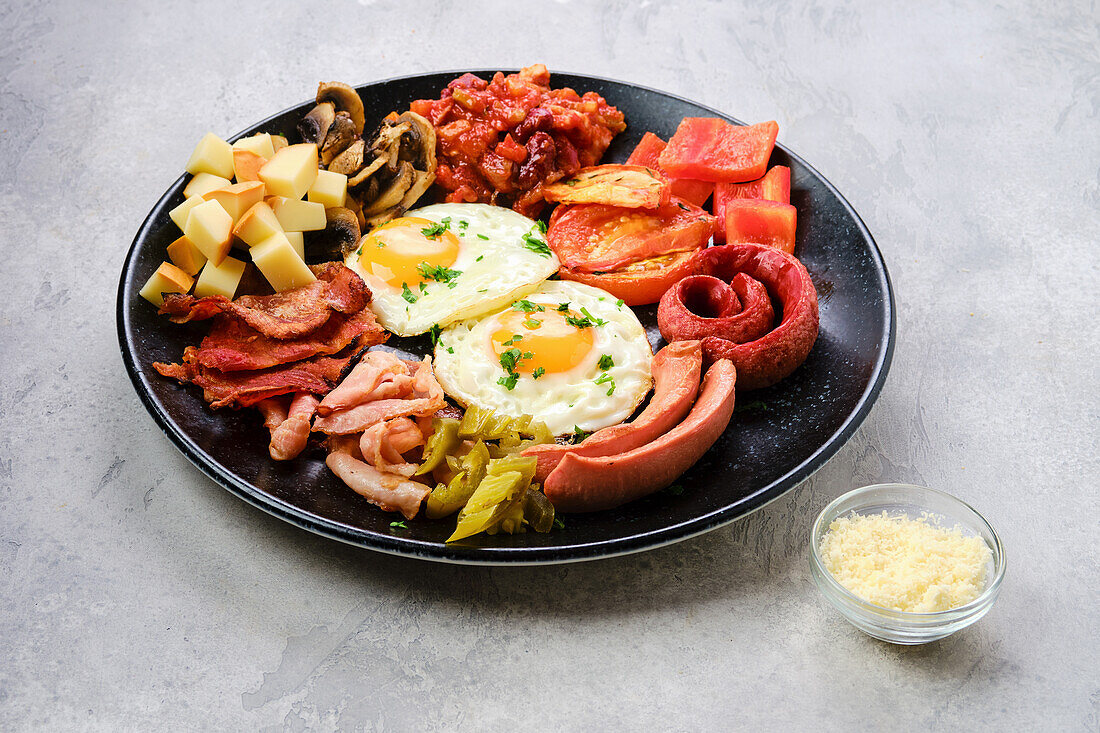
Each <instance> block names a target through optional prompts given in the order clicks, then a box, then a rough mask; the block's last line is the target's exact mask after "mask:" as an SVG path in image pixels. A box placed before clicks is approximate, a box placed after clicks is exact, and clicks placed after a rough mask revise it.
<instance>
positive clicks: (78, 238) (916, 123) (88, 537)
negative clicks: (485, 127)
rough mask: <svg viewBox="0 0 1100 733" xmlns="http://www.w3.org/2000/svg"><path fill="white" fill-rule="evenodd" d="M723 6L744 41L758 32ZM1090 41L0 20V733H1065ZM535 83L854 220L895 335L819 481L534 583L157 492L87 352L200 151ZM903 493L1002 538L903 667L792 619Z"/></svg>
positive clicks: (1026, 31)
mask: <svg viewBox="0 0 1100 733" xmlns="http://www.w3.org/2000/svg"><path fill="white" fill-rule="evenodd" d="M760 6H766V9H761V7H760ZM1098 21H1100V12H1098V8H1097V5H1096V4H1095V3H1094V2H1077V3H1064V2H1041V3H1039V2H1036V3H1033V4H1024V3H1016V2H1007V3H998V4H993V3H972V4H951V3H947V4H945V3H941V2H930V3H897V4H885V3H843V2H828V1H822V2H812V3H806V4H801V3H787V2H777V3H766V4H764V3H761V4H756V3H746V4H741V3H737V2H713V3H689V2H649V1H642V2H614V3H606V4H596V3H582V2H564V1H563V2H545V3H539V4H531V5H527V4H525V3H508V2H499V3H495V4H486V5H480V4H478V3H475V2H464V3H446V4H444V3H431V2H425V1H419V2H383V1H377V2H372V1H371V0H363V1H362V2H359V3H350V2H344V3H339V4H336V5H333V6H330V7H326V8H321V7H319V6H318V5H316V4H308V3H305V4H303V3H299V4H296V5H290V4H285V5H277V4H271V5H250V6H248V7H247V8H245V7H238V6H237V4H236V3H220V2H205V3H201V4H198V3H196V4H192V3H180V2H159V3H144V4H136V3H135V4H123V3H117V4H112V3H105V4H100V3H78V2H67V3H45V2H28V3H10V2H8V3H4V4H3V7H2V8H0V165H2V167H0V171H2V174H0V254H2V258H3V259H2V262H3V265H2V272H3V277H2V278H0V601H2V605H0V729H3V730H73V729H77V730H80V729H91V730H153V729H175V730H233V729H236V730H246V729H285V730H304V729H315V730H335V729H339V730H377V731H382V730H456V729H463V730H509V729H524V730H528V729H529V730H539V729H543V730H567V731H573V730H605V729H606V730H647V729H654V730H656V729H669V730H685V731H686V730H708V729H709V730H729V729H737V728H743V729H776V730H790V729H803V730H810V729H813V730H816V729H825V730H882V729H910V730H919V729H944V730H950V729H955V730H957V729H963V728H971V727H979V728H985V729H1007V730H1044V729H1045V730H1091V731H1095V730H1098V729H1100V683H1098V680H1100V665H1098V661H1097V657H1098V652H1100V643H1098V638H1100V636H1098V621H1100V614H1098V612H1097V602H1098V600H1100V593H1098V590H1100V588H1098V585H1100V584H1098V579H1100V573H1098V569H1097V568H1098V560H1100V553H1098V551H1097V539H1098V531H1097V530H1098V519H1097V517H1098V516H1100V505H1098V501H1097V483H1098V478H1100V472H1098V462H1097V456H1096V453H1097V443H1098V438H1100V433H1098V429H1097V426H1098V401H1097V396H1096V392H1097V388H1098V386H1100V385H1098V380H1097V367H1096V363H1097V358H1098V350H1097V346H1096V343H1097V339H1098V338H1100V333H1098V329H1097V310H1098V300H1097V295H1096V289H1097V284H1098V283H1097V264H1096V255H1097V253H1098V249H1097V243H1096V238H1097V232H1098V229H1100V227H1098V225H1100V215H1098V210H1100V173H1098V168H1100V118H1098V112H1100V51H1098V49H1100V31H1098V25H1100V24H1098ZM534 61H543V62H545V63H547V64H548V65H549V66H550V67H551V69H558V70H574V71H580V72H587V73H593V74H598V75H606V76H612V77H618V78H622V79H627V80H632V81H636V82H639V83H643V84H646V85H649V86H653V87H657V88H662V89H666V90H669V91H671V92H674V93H677V94H681V95H684V96H687V97H690V98H693V99H697V100H700V101H701V102H703V103H705V104H708V105H712V106H715V107H718V108H720V109H723V110H726V111H728V112H730V113H733V114H735V115H737V116H739V117H741V118H744V119H749V120H756V119H769V118H773V117H774V118H775V119H777V120H778V121H779V123H780V130H781V132H780V137H781V140H783V141H784V142H785V143H787V144H788V145H790V146H791V147H792V148H793V149H794V150H796V151H798V152H799V153H801V154H802V155H804V156H805V157H806V159H808V160H809V161H811V162H812V163H813V164H814V165H815V166H817V167H818V168H819V169H820V170H821V171H822V172H823V173H824V174H825V175H826V176H827V177H828V178H830V179H831V180H832V181H833V182H834V183H836V185H837V186H838V187H839V188H840V190H841V191H842V192H844V194H845V195H846V196H847V197H848V198H849V200H850V201H851V202H852V203H853V204H854V206H855V207H856V209H857V210H858V211H859V212H860V213H861V214H862V215H863V217H864V219H865V220H866V222H867V224H868V226H869V227H870V229H871V231H872V232H873V233H874V234H875V236H876V237H877V239H878V242H879V245H880V246H881V248H882V250H883V252H884V254H885V256H886V258H887V261H888V264H889V266H890V269H891V273H892V276H893V278H894V283H895V286H896V289H897V298H898V305H899V323H898V327H899V337H898V345H897V354H896V356H895V359H894V367H893V371H892V373H891V375H890V378H889V381H888V382H887V384H886V388H885V390H884V391H883V393H882V397H881V399H880V400H879V402H878V404H877V406H876V407H875V409H874V410H873V412H872V413H871V415H870V417H869V419H868V420H867V422H866V423H865V424H864V426H863V427H862V428H861V429H860V430H859V432H858V433H857V434H856V435H855V437H854V438H853V439H852V440H851V442H850V443H849V444H848V445H847V446H845V447H844V448H843V449H842V450H841V451H840V452H839V453H838V454H837V456H836V457H835V458H834V459H833V460H832V461H831V462H830V463H829V464H828V465H827V466H826V467H825V468H823V469H822V470H821V471H820V472H819V473H818V474H817V475H816V476H815V477H814V478H813V479H812V480H810V481H807V482H806V483H805V484H804V485H802V486H800V487H799V488H797V489H796V490H794V491H792V492H790V493H789V494H788V495H787V496H786V497H784V498H783V499H782V500H780V501H777V502H775V503H774V504H772V505H771V506H769V507H767V508H766V509H765V510H763V511H761V512H759V513H758V514H756V515H754V516H752V517H751V518H749V519H747V520H745V521H742V522H740V523H737V524H735V525H733V526H731V527H728V528H725V529H721V530H718V531H715V532H712V533H710V534H708V535H705V536H703V537H701V538H697V539H694V540H691V541H688V542H684V543H682V544H679V545H676V546H673V547H668V548H665V549H661V550H657V551H653V552H649V553H645V554H641V555H636V556H632V557H625V558H620V559H615V560H609V561H603V562H596V563H589V564H582V565H575V566H568V567H550V568H543V569H512V570H492V569H479V568H456V567H447V566H440V565H432V564H426V563H418V562H412V561H404V560H400V559H395V558H390V557H385V556H381V555H377V554H373V553H370V552H366V551H361V550H357V549H353V548H349V547H345V546H342V545H340V544H336V543H333V542H330V541H326V540H323V539H320V538H318V537H314V536H311V535H309V534H307V533H305V532H302V531H300V530H297V529H295V528H293V527H291V526H289V525H286V524H283V523H282V522H280V521H278V520H276V519H273V518H270V517H268V516H267V515H265V514H263V513H261V512H259V511H257V510H255V509H252V508H251V507H249V506H246V505H245V504H243V503H242V502H240V501H239V500H237V499H236V498H234V497H232V496H231V495H229V494H228V493H226V492H225V491H223V490H221V489H219V488H218V487H217V486H215V485H214V484H213V483H212V482H210V481H208V480H207V479H206V478H204V477H203V476H202V475H201V474H200V473H199V471H198V470H196V469H195V468H193V467H192V466H191V465H190V464H188V463H187V462H186V461H185V460H184V458H183V457H182V456H180V455H179V454H178V453H177V452H176V451H175V450H174V449H173V448H172V446H171V445H170V444H169V442H168V441H167V440H166V439H165V438H164V437H163V436H162V435H161V434H160V432H159V431H158V430H157V429H156V427H155V426H154V423H153V421H152V420H151V419H150V418H149V417H148V416H147V415H146V414H145V412H144V410H143V409H142V407H141V405H140V404H139V402H138V400H137V398H136V396H135V394H134V392H133V390H132V388H131V386H130V384H129V382H128V380H127V378H126V376H125V374H124V373H123V369H122V363H121V360H120V357H119V354H118V350H117V345H116V341H115V331H114V329H115V325H114V297H115V285H116V278H117V274H118V271H119V268H120V265H121V262H122V258H123V255H124V253H125V251H126V249H127V247H128V246H129V244H130V240H131V238H132V236H133V234H134V232H135V230H136V229H137V227H138V225H139V224H140V222H141V220H142V218H143V216H144V215H145V213H146V211H147V210H148V209H149V207H150V206H152V204H153V203H154V202H155V201H156V199H157V198H158V196H159V195H160V193H161V192H162V191H163V190H164V188H165V187H166V186H168V184H169V183H171V182H172V180H173V179H175V177H176V176H177V175H178V173H179V171H180V169H181V166H182V164H183V162H184V161H185V160H186V158H187V155H188V153H189V151H190V149H191V147H192V145H193V144H194V142H195V140H196V139H197V138H198V136H199V135H200V134H202V133H203V132H205V131H206V130H208V129H212V130H215V131H217V132H220V133H223V134H231V133H233V132H235V131H236V130H239V129H241V128H243V127H245V126H247V125H248V124H250V123H252V122H254V121H255V120H257V119H259V118H261V117H263V116H266V115H267V114H269V113H270V112H273V111H275V110H279V109H282V108H283V107H286V106H288V105H290V104H292V103H296V102H298V101H299V100H301V99H304V98H306V97H308V96H309V95H310V94H311V92H312V90H313V89H314V88H315V85H316V82H317V80H318V79H322V78H324V79H328V78H335V79H343V80H347V81H349V82H353V83H362V82H366V81H370V80H374V79H380V78H384V77H388V76H392V75H397V74H404V73H411V72H417V71H428V70H436V69H448V68H459V67H482V66H492V65H505V66H509V65H521V64H525V63H529V62H534ZM882 480H903V481H914V482H918V483H923V484H926V485H929V486H934V487H939V488H942V489H945V490H947V491H950V492H953V493H955V494H957V495H959V496H961V497H963V498H964V499H966V500H967V501H969V502H971V503H973V504H974V505H975V506H976V507H977V508H978V509H979V510H980V511H982V512H983V513H985V515H986V516H987V517H988V518H989V519H990V520H991V521H992V522H993V523H994V524H995V526H997V527H998V528H999V529H1000V531H1001V533H1002V534H1003V537H1004V541H1005V544H1006V546H1007V550H1008V555H1009V573H1008V577H1007V580H1006V582H1005V586H1004V593H1003V595H1002V597H1001V600H1000V602H999V603H998V604H997V606H996V607H995V608H994V609H993V610H992V612H991V613H990V614H989V615H988V616H987V617H986V618H985V619H984V620H983V621H981V622H980V623H979V624H977V625H976V626H974V627H971V628H970V629H968V630H967V631H965V632H963V633H960V634H958V635H957V636H955V637H952V638H951V639H949V640H946V641H943V642H940V643H937V644H933V645H930V646H926V647H923V648H908V649H907V648H898V647H893V646H889V645H886V644H882V643H879V642H876V641H873V640H871V639H869V638H868V637H865V636H862V635H861V634H860V633H858V632H857V631H855V630H854V629H852V628H851V627H849V626H848V625H847V624H846V623H845V622H844V621H843V620H842V619H841V618H839V617H838V616H837V615H836V614H834V613H833V612H832V611H831V610H830V608H828V607H827V606H826V605H825V603H824V601H823V600H822V599H821V598H820V597H819V596H818V594H817V592H816V590H815V588H814V586H813V583H812V581H811V579H810V574H809V570H808V567H807V562H806V541H807V531H808V527H809V523H810V521H811V520H812V518H813V516H814V515H815V513H816V512H817V511H818V510H820V509H821V507H823V506H824V505H825V504H826V503H827V502H828V501H829V500H831V499H832V498H834V497H835V496H837V495H838V494H840V493H842V492H843V491H845V490H846V489H848V488H850V487H852V486H855V485H862V484H866V483H872V482H878V481H882Z"/></svg>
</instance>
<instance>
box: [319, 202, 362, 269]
mask: <svg viewBox="0 0 1100 733" xmlns="http://www.w3.org/2000/svg"><path fill="white" fill-rule="evenodd" d="M325 218H326V219H327V223H326V224H325V228H324V229H323V230H321V231H319V232H316V233H315V234H314V235H313V236H312V237H311V238H310V240H309V249H308V254H309V258H310V259H311V260H316V261H321V262H324V261H329V260H337V259H339V260H342V259H344V258H345V257H347V256H348V254H350V253H351V252H352V251H354V250H355V248H356V247H358V246H359V238H360V237H361V236H362V235H361V233H360V230H359V217H357V216H356V215H355V212H354V211H352V210H351V209H345V208H341V207H332V208H329V209H325Z"/></svg>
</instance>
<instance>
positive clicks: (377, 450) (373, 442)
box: [359, 417, 424, 478]
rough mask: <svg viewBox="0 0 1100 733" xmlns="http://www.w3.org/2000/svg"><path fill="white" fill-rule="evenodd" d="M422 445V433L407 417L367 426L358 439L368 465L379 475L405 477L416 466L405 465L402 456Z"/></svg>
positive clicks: (411, 472) (410, 473) (414, 470)
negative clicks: (380, 472)
mask: <svg viewBox="0 0 1100 733" xmlns="http://www.w3.org/2000/svg"><path fill="white" fill-rule="evenodd" d="M421 445H424V433H423V432H421V430H420V428H419V427H417V424H416V423H415V422H413V421H412V420H410V419H409V418H407V417H397V418H394V419H393V420H387V421H386V422H380V423H378V424H376V425H371V426H370V427H369V428H367V429H366V430H365V431H364V432H363V437H362V438H360V440H359V450H360V452H361V453H362V454H363V457H364V458H365V459H366V460H367V462H369V463H370V464H371V465H372V466H374V467H375V468H377V469H378V470H379V471H382V472H383V473H395V474H398V475H400V476H404V477H405V478H409V477H410V476H412V475H413V474H414V473H416V468H417V464H415V463H409V462H407V461H406V460H405V459H404V458H403V457H402V454H404V453H408V452H409V451H411V450H412V449H413V448H416V447H417V446H421Z"/></svg>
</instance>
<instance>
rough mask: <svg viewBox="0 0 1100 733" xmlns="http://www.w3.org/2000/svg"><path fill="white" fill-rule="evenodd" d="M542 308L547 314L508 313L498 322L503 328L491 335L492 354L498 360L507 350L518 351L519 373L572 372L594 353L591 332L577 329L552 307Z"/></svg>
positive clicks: (517, 368) (590, 329)
mask: <svg viewBox="0 0 1100 733" xmlns="http://www.w3.org/2000/svg"><path fill="white" fill-rule="evenodd" d="M543 307H544V308H545V309H546V310H543V311H535V312H533V313H524V312H523V311H518V310H509V311H505V312H504V313H502V314H501V315H500V317H499V318H498V322H499V324H500V326H499V328H497V330H496V331H494V332H493V335H492V342H493V350H494V351H495V352H496V354H497V357H499V356H500V355H501V354H503V353H504V352H505V351H507V350H508V349H519V351H520V354H521V357H520V359H519V361H518V363H517V364H516V371H517V372H521V373H525V374H530V373H531V372H534V371H536V370H538V369H542V370H543V371H542V372H540V374H544V373H550V372H565V371H569V370H570V369H572V368H573V367H575V366H577V365H578V364H580V363H581V362H582V361H583V360H584V357H585V356H587V354H588V352H589V351H591V350H592V339H593V336H592V328H577V327H576V326H573V325H571V324H569V323H568V322H567V321H566V320H565V316H566V314H564V313H561V312H559V311H556V310H554V309H553V306H543ZM516 336H522V338H520V339H517V338H516ZM527 354H530V356H527Z"/></svg>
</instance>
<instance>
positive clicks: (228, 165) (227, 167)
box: [186, 132, 316, 178]
mask: <svg viewBox="0 0 1100 733" xmlns="http://www.w3.org/2000/svg"><path fill="white" fill-rule="evenodd" d="M314 147H316V146H314ZM186 168H187V172H188V173H213V174H214V175H215V176H221V177H222V178H232V177H233V148H232V147H230V146H229V143H227V142H226V141H225V140H222V139H221V138H220V137H218V136H217V135H215V134H214V133H212V132H208V133H206V134H205V135H203V138H202V140H199V144H198V145H196V146H195V150H194V152H192V153H191V158H190V159H189V160H188V161H187V166H186Z"/></svg>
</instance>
